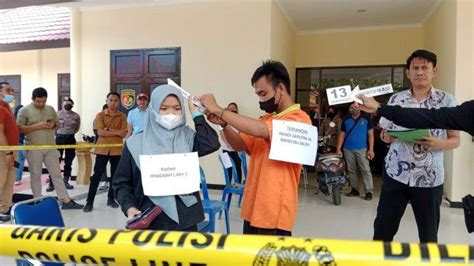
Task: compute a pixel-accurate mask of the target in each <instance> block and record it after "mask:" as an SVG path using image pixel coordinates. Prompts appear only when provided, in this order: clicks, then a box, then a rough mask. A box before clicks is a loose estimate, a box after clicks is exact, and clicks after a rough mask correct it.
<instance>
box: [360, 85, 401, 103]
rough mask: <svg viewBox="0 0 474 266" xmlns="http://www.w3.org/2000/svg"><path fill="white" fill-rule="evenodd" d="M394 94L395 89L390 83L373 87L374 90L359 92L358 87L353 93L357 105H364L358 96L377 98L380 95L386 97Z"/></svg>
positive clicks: (368, 89)
mask: <svg viewBox="0 0 474 266" xmlns="http://www.w3.org/2000/svg"><path fill="white" fill-rule="evenodd" d="M392 92H393V87H392V84H391V83H389V84H385V85H381V86H376V87H372V88H367V89H363V90H359V86H357V87H355V88H354V90H353V91H352V95H353V98H354V101H355V102H356V103H359V104H362V100H360V99H359V98H357V95H365V96H367V97H375V96H380V95H384V94H388V93H392Z"/></svg>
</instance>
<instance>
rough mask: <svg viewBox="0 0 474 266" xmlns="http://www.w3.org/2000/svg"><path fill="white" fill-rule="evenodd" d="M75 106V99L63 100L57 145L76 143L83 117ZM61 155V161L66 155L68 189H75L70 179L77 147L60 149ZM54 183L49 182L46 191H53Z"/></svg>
mask: <svg viewBox="0 0 474 266" xmlns="http://www.w3.org/2000/svg"><path fill="white" fill-rule="evenodd" d="M73 106H74V101H73V100H72V99H71V98H69V97H65V98H64V101H63V108H62V109H61V110H60V111H58V118H59V126H58V128H57V130H56V145H68V144H72V145H74V144H76V138H75V137H74V135H75V134H76V133H77V132H78V131H79V128H80V127H81V118H80V117H79V115H78V114H77V113H76V112H74V111H72V107H73ZM58 151H59V154H60V157H59V161H61V159H62V158H63V154H64V153H65V155H64V173H63V177H64V185H65V186H66V188H67V189H73V188H74V187H73V186H72V185H70V184H69V183H68V182H69V179H70V178H71V166H72V161H73V160H74V157H76V149H58ZM53 190H54V185H53V182H49V186H48V188H47V189H46V191H53Z"/></svg>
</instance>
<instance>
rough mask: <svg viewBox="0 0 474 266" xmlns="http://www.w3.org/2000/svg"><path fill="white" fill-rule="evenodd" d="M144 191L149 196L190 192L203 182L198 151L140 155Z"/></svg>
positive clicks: (197, 188) (196, 189)
mask: <svg viewBox="0 0 474 266" xmlns="http://www.w3.org/2000/svg"><path fill="white" fill-rule="evenodd" d="M140 166H141V172H142V185H143V192H144V194H145V195H147V196H169V195H181V194H189V193H192V192H195V191H198V190H199V184H200V183H201V179H200V173H199V158H198V154H197V152H192V153H175V154H160V155H140Z"/></svg>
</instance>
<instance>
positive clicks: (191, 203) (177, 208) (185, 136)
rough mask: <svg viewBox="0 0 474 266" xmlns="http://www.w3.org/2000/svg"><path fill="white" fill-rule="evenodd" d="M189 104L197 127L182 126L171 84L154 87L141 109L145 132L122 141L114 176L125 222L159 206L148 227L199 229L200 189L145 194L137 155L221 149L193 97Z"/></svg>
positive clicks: (201, 215) (180, 104)
mask: <svg viewBox="0 0 474 266" xmlns="http://www.w3.org/2000/svg"><path fill="white" fill-rule="evenodd" d="M188 104H189V108H190V111H191V112H192V115H193V120H194V124H195V128H196V131H194V130H192V129H191V128H189V127H188V126H186V118H185V115H184V113H185V112H184V110H185V109H184V100H183V97H182V95H181V93H180V92H179V91H178V90H177V89H176V88H174V87H172V86H170V85H162V86H159V87H157V88H156V89H155V90H154V91H153V93H152V94H151V103H150V105H149V106H148V108H147V110H146V113H145V117H144V121H143V132H140V133H137V134H135V135H132V136H131V137H130V138H128V139H127V140H126V142H125V145H124V148H123V152H122V157H121V159H120V162H119V165H118V168H117V171H116V172H115V175H114V177H113V178H112V187H113V189H114V192H115V195H116V200H117V202H118V203H119V204H120V206H121V208H122V211H123V212H124V214H125V215H126V216H127V218H128V219H129V220H130V219H133V218H134V216H136V215H139V214H140V213H141V212H143V211H145V210H146V209H148V208H150V207H153V206H155V205H158V206H160V207H161V209H162V210H163V212H162V213H161V214H160V215H158V216H157V217H156V218H155V219H154V220H153V222H152V223H151V224H150V226H149V228H148V229H153V230H171V231H197V224H198V223H199V222H201V221H202V220H204V212H203V207H202V203H201V198H200V195H199V191H196V192H194V193H191V194H187V195H172V196H160V197H157V196H147V195H145V194H144V189H143V180H142V172H141V169H142V168H141V165H140V159H139V158H140V155H147V154H150V155H158V154H172V153H189V152H198V155H199V156H204V155H207V154H210V153H212V152H214V151H216V150H218V149H219V147H220V144H219V139H218V136H217V133H216V132H215V131H214V130H213V129H212V128H211V127H210V126H209V124H207V122H206V120H205V118H204V116H203V114H202V113H201V112H199V111H198V107H197V106H195V105H193V104H192V103H191V101H189V103H188Z"/></svg>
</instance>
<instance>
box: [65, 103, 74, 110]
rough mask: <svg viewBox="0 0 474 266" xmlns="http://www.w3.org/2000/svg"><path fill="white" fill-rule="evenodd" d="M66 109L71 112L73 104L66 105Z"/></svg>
mask: <svg viewBox="0 0 474 266" xmlns="http://www.w3.org/2000/svg"><path fill="white" fill-rule="evenodd" d="M64 109H66V110H67V111H71V109H72V104H70V103H67V104H65V105H64Z"/></svg>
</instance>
